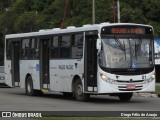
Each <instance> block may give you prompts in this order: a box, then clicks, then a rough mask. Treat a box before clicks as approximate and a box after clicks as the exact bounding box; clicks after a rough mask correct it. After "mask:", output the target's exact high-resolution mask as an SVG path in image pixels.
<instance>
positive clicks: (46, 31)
mask: <svg viewBox="0 0 160 120" xmlns="http://www.w3.org/2000/svg"><path fill="white" fill-rule="evenodd" d="M118 25H136V26H146V27H152V26H150V25H144V24H136V23H101V24H93V25H91V24H87V25H83V26H82V27H74V26H69V27H67V28H65V29H60V28H53V29H44V30H39V31H37V32H28V33H18V34H9V35H6V37H5V38H6V39H11V38H13V39H14V38H23V37H32V36H35V37H36V36H45V35H52V34H53V35H54V34H63V33H70V32H80V31H91V30H98V31H100V30H101V28H102V27H104V26H106V27H107V26H118Z"/></svg>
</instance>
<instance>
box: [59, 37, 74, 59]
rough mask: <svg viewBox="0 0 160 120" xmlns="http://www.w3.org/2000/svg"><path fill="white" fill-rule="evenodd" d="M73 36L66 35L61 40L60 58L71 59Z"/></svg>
mask: <svg viewBox="0 0 160 120" xmlns="http://www.w3.org/2000/svg"><path fill="white" fill-rule="evenodd" d="M70 43H71V36H70V35H65V36H62V37H61V39H60V58H70V56H71V48H70V45H71V44H70Z"/></svg>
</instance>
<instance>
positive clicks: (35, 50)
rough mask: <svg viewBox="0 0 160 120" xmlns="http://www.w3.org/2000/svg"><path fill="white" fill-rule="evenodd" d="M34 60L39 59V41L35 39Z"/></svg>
mask: <svg viewBox="0 0 160 120" xmlns="http://www.w3.org/2000/svg"><path fill="white" fill-rule="evenodd" d="M34 58H35V59H38V58H39V39H35V45H34Z"/></svg>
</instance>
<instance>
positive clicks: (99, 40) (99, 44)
mask: <svg viewBox="0 0 160 120" xmlns="http://www.w3.org/2000/svg"><path fill="white" fill-rule="evenodd" d="M97 49H98V50H100V49H101V39H97Z"/></svg>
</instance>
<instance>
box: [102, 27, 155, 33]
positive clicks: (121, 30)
mask: <svg viewBox="0 0 160 120" xmlns="http://www.w3.org/2000/svg"><path fill="white" fill-rule="evenodd" d="M101 34H102V35H109V34H110V35H112V34H118V35H121V34H128V35H129V34H131V35H132V34H139V35H145V34H149V35H151V34H153V30H152V28H150V27H144V26H133V25H132V26H126V25H125V26H124V25H123V26H113V27H103V28H102V30H101Z"/></svg>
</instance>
